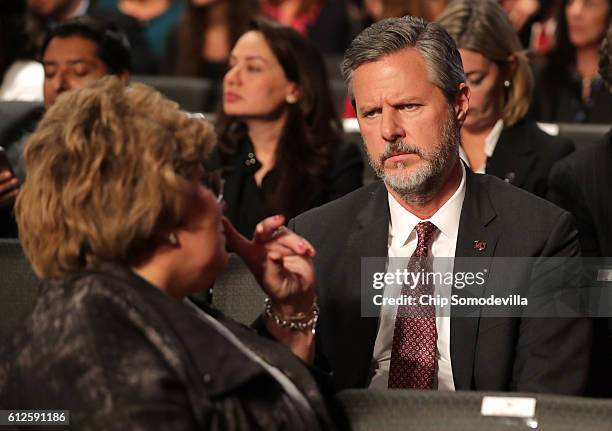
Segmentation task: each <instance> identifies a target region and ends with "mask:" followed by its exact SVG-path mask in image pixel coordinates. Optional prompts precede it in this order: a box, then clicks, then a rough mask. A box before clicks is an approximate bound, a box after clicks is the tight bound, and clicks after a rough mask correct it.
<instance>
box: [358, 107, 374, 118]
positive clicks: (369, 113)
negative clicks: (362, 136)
mask: <svg viewBox="0 0 612 431" xmlns="http://www.w3.org/2000/svg"><path fill="white" fill-rule="evenodd" d="M376 114H378V110H377V109H373V110H371V111H365V112H364V113H363V114H361V115H362V116H363V117H364V118H374V117H375V116H376Z"/></svg>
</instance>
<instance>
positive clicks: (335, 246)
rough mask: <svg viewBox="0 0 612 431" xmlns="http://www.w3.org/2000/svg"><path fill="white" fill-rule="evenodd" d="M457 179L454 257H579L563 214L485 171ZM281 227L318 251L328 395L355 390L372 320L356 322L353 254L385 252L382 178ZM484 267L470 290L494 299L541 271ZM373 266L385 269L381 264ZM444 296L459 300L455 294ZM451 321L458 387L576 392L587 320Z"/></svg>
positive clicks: (366, 365) (368, 352)
mask: <svg viewBox="0 0 612 431" xmlns="http://www.w3.org/2000/svg"><path fill="white" fill-rule="evenodd" d="M466 182H467V184H466V194H465V200H464V203H463V208H462V212H461V218H460V223H459V234H458V238H457V247H456V256H465V257H470V256H474V257H477V256H480V257H482V258H485V259H489V261H490V262H492V259H491V257H530V256H578V255H579V253H580V251H579V245H578V240H577V232H576V230H575V228H574V226H573V223H572V221H571V216H570V214H568V213H567V212H565V211H562V210H560V209H559V208H557V207H555V206H554V205H552V204H550V203H548V202H546V201H544V200H542V199H540V198H537V197H535V196H533V195H531V194H529V193H526V192H524V191H522V190H520V189H517V188H516V187H512V186H510V185H508V184H507V183H505V182H503V181H501V180H499V179H497V178H495V177H493V176H490V175H479V174H472V173H469V172H468V175H467V181H466ZM289 226H290V227H291V228H292V229H293V230H294V231H295V232H297V233H298V234H299V235H302V236H304V237H305V238H306V239H308V240H309V241H310V242H311V243H312V244H313V245H314V247H315V248H316V249H317V255H316V257H315V267H316V272H317V285H318V295H319V301H320V306H321V316H320V319H319V326H318V332H317V343H318V344H317V348H318V349H319V350H318V351H319V352H320V353H322V354H323V355H324V356H325V357H326V358H327V359H328V360H329V362H330V365H331V367H332V370H333V371H334V374H335V375H334V384H335V386H336V389H343V388H351V387H364V386H366V385H367V384H368V383H369V378H370V375H371V371H370V368H371V361H372V352H373V347H374V342H375V339H376V334H377V329H378V318H362V317H361V298H360V293H361V289H360V285H361V280H360V276H361V271H360V269H361V270H363V267H362V262H361V258H362V257H368V256H370V257H381V256H387V241H388V227H389V206H388V197H387V190H386V188H385V186H384V184H383V183H382V182H376V183H373V184H371V185H368V186H366V187H363V188H361V189H359V190H357V191H355V192H353V193H351V194H349V195H347V196H345V197H344V198H341V199H339V200H337V201H335V202H331V203H329V204H327V205H324V206H322V207H319V208H316V209H313V210H311V211H309V212H307V213H304V214H302V215H300V216H298V217H297V218H296V219H295V220H292V221H291V222H290V224H289ZM475 240H478V241H484V242H486V243H487V247H486V249H485V250H483V251H482V252H480V251H478V250H476V249H475V248H474V241H475ZM479 262H482V261H481V260H479ZM490 264H491V265H492V266H491V268H489V276H488V280H487V282H486V284H485V286H484V288H483V291H481V292H474V294H478V293H479V294H480V295H482V296H484V295H490V294H492V293H496V294H503V293H501V292H499V289H500V286H507V285H508V283H510V284H511V285H512V286H511V287H510V288H511V289H518V290H520V289H521V288H524V287H527V286H530V282H531V281H532V277H537V273H538V272H539V271H541V269H540V268H537V267H536V266H534V267H532V268H523V269H524V270H525V269H526V271H523V272H522V273H517V272H515V271H514V269H512V268H504V265H500V264H499V262H497V264H496V263H495V262H493V263H490ZM467 266H469V262H465V261H464V262H463V263H460V262H458V261H457V260H456V261H455V266H454V271H455V272H458V271H465V270H466V269H467V270H470V268H469V267H467ZM379 270H380V271H384V270H385V268H384V262H383V263H382V265H381V268H380V269H379ZM508 279H510V282H509V281H508ZM555 287H556V286H555ZM533 288H534V289H537V288H539V286H538V287H533ZM453 293H458V294H460V295H461V294H462V293H461V292H458V291H457V290H456V289H455V288H453ZM483 312H484V310H483ZM451 315H452V317H451V337H450V350H451V362H452V370H453V379H454V383H455V388H456V389H457V390H468V389H472V390H495V391H508V390H516V391H529V392H550V393H566V394H579V393H581V392H582V391H583V389H584V385H585V380H586V372H587V369H586V368H587V363H588V360H589V348H590V342H591V322H590V320H587V319H563V318H549V319H533V318H531V319H529V318H523V319H520V318H516V317H514V318H511V317H508V318H499V317H497V318H491V317H487V318H483V317H479V318H466V317H458V316H456V315H455V311H454V309H452V310H451Z"/></svg>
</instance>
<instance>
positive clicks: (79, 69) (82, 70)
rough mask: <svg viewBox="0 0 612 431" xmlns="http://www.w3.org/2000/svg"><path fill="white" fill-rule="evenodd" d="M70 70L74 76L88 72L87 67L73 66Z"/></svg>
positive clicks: (85, 74) (84, 74)
mask: <svg viewBox="0 0 612 431" xmlns="http://www.w3.org/2000/svg"><path fill="white" fill-rule="evenodd" d="M72 72H73V73H74V74H75V75H76V76H81V77H82V76H87V75H88V74H89V68H87V67H75V68H74V69H72Z"/></svg>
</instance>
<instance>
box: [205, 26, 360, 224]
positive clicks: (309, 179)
mask: <svg viewBox="0 0 612 431" xmlns="http://www.w3.org/2000/svg"><path fill="white" fill-rule="evenodd" d="M251 28H252V29H251V30H250V31H248V32H246V33H245V34H244V35H243V36H242V37H241V38H240V39H239V40H238V42H237V43H236V45H235V46H234V48H233V50H232V53H231V55H230V70H229V71H228V72H227V74H226V75H225V78H224V82H223V93H224V94H223V109H222V112H220V113H219V118H218V120H217V131H218V134H219V146H218V148H217V151H216V153H215V155H214V156H215V159H216V165H213V166H214V167H215V168H219V167H220V168H222V171H223V177H224V178H225V180H226V184H225V201H226V203H227V208H226V216H227V217H228V218H229V219H230V221H231V222H232V223H233V224H234V226H236V227H237V228H238V230H239V231H240V232H241V233H243V234H245V235H249V236H250V235H251V234H252V233H253V229H254V228H255V225H256V223H257V221H259V220H260V219H261V218H262V217H265V216H266V215H270V214H276V213H280V214H283V215H284V216H285V217H287V219H289V218H291V217H294V216H296V215H298V214H300V213H301V212H303V211H305V210H307V209H310V208H312V207H315V206H318V205H321V204H323V203H325V202H328V201H331V200H333V199H336V198H338V197H340V196H342V195H344V194H346V193H348V192H350V191H352V190H354V189H356V188H358V187H360V186H361V178H362V169H363V162H362V159H361V152H360V149H359V148H358V147H357V146H355V145H352V144H348V143H345V142H343V141H342V140H341V130H342V129H341V123H340V121H339V119H338V117H337V115H336V114H335V112H334V108H333V105H332V101H331V97H330V94H329V89H328V83H327V75H326V71H325V66H324V63H323V60H322V58H321V54H320V53H319V52H318V51H317V49H316V48H315V47H314V46H313V45H312V44H311V43H309V42H308V41H307V40H306V39H304V38H303V37H302V36H300V34H298V33H297V32H295V31H294V30H292V29H291V28H289V27H284V26H281V25H279V24H277V23H275V22H273V21H270V20H267V19H258V20H256V21H254V22H253V24H252V27H251ZM211 167H212V166H211Z"/></svg>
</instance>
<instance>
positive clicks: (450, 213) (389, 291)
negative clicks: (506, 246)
mask: <svg viewBox="0 0 612 431" xmlns="http://www.w3.org/2000/svg"><path fill="white" fill-rule="evenodd" d="M461 172H462V177H461V183H460V184H459V187H458V188H457V190H456V191H455V193H454V194H453V195H452V196H451V198H450V199H449V200H448V201H446V203H445V204H444V205H443V206H442V207H441V208H440V209H439V210H438V211H437V212H436V213H435V214H434V215H433V216H431V218H430V219H429V221H431V222H432V223H433V224H434V225H436V227H437V228H438V231H436V233H435V234H434V239H433V243H432V245H431V248H430V250H429V255H430V256H433V257H436V258H448V259H436V260H435V261H434V268H433V269H434V271H435V272H438V271H442V272H444V273H446V272H451V273H452V271H453V259H452V258H454V256H455V248H456V245H457V233H458V231H459V217H460V216H461V208H462V206H463V199H464V198H465V175H466V174H465V167H464V166H463V164H461ZM389 212H390V216H391V217H390V220H389V242H388V246H387V247H388V251H387V252H388V256H389V261H388V262H389V263H388V267H387V272H394V271H395V270H396V269H404V268H406V265H407V263H408V260H409V258H410V256H412V254H413V253H414V250H415V249H416V246H417V239H418V238H417V234H416V230H415V229H414V228H415V226H416V225H417V224H418V223H419V222H421V221H427V220H421V219H419V218H418V217H417V216H415V215H414V214H412V213H410V212H409V211H407V210H406V209H405V208H404V207H402V206H401V205H400V203H399V202H397V201H396V200H395V198H394V197H393V196H391V194H389ZM400 258H404V259H400ZM398 289H399V290H401V286H399V287H398V286H397V285H393V286H390V285H387V286H386V287H385V289H384V293H383V294H384V296H393V297H397V296H398V294H399V291H398ZM445 290H448V291H445ZM434 294H435V295H437V294H440V295H443V296H445V297H449V296H450V287H448V286H446V287H445V286H438V285H436V286H435V288H434ZM396 314H397V306H392V305H386V304H383V305H382V306H381V310H380V319H379V323H378V333H377V335H376V342H375V343H374V353H373V356H372V362H373V364H372V365H373V366H372V368H373V370H374V375H373V376H372V381H371V383H370V388H387V384H388V380H389V365H390V363H391V345H392V343H393V332H394V329H395V316H396ZM440 314H441V313H440V311H439V307H436V329H437V332H438V345H437V347H438V351H437V354H436V357H437V382H436V383H437V388H438V389H439V390H449V391H454V390H455V383H454V382H453V370H452V367H451V357H450V325H451V321H450V317H442V316H440ZM445 314H446V316H448V312H447V313H445Z"/></svg>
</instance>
